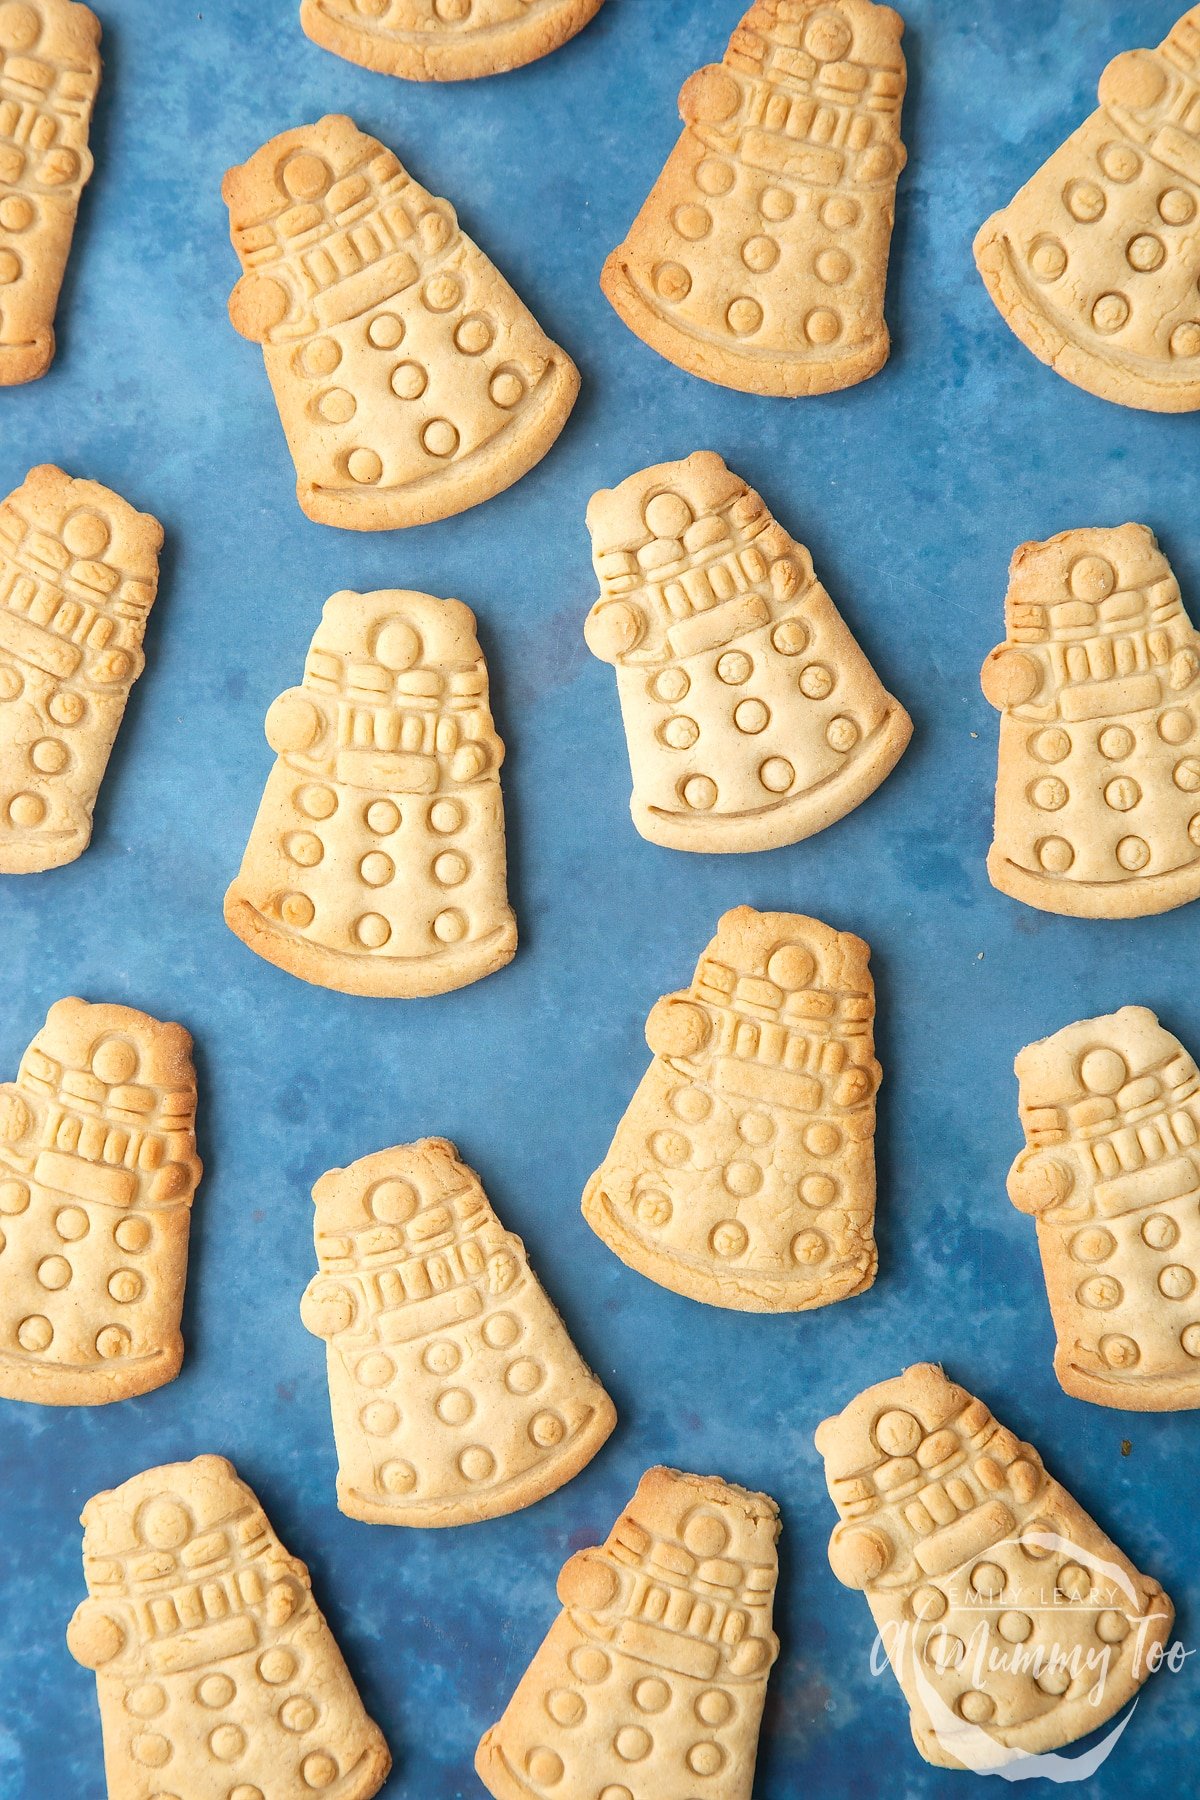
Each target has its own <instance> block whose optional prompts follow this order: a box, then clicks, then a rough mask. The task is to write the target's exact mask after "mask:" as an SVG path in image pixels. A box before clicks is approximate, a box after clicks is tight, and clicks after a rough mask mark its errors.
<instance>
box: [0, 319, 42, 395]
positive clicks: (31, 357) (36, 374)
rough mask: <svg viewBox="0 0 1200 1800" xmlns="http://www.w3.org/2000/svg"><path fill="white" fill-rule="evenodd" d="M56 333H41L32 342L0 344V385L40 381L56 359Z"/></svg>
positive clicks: (6, 385) (19, 385) (15, 385)
mask: <svg viewBox="0 0 1200 1800" xmlns="http://www.w3.org/2000/svg"><path fill="white" fill-rule="evenodd" d="M54 348H55V346H54V333H53V332H52V331H47V332H46V333H45V334H44V335H41V334H39V335H38V336H37V337H35V338H34V340H33V342H32V343H31V344H0V387H23V386H24V385H25V383H26V382H27V381H39V380H40V379H41V377H42V376H43V375H44V374H45V373H46V370H47V369H48V368H49V367H50V364H51V363H52V362H53V361H54Z"/></svg>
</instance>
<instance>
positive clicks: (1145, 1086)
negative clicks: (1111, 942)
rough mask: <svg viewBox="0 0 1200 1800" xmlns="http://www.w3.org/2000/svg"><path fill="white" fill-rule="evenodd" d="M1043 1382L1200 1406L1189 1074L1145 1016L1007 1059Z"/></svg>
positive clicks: (1123, 1398)
mask: <svg viewBox="0 0 1200 1800" xmlns="http://www.w3.org/2000/svg"><path fill="white" fill-rule="evenodd" d="M1016 1069H1017V1078H1018V1080H1019V1082H1020V1084H1021V1086H1020V1109H1021V1123H1022V1125H1023V1126H1024V1128H1025V1143H1026V1148H1025V1149H1024V1150H1022V1152H1021V1153H1020V1155H1019V1156H1018V1157H1017V1159H1016V1161H1015V1162H1014V1163H1013V1166H1012V1169H1011V1170H1010V1172H1009V1177H1008V1192H1009V1197H1010V1199H1011V1200H1012V1203H1013V1205H1014V1206H1016V1207H1019V1208H1020V1210H1021V1211H1022V1212H1026V1213H1032V1214H1033V1216H1034V1217H1035V1218H1036V1220H1037V1236H1038V1248H1039V1249H1040V1251H1041V1253H1042V1270H1043V1273H1044V1275H1045V1278H1046V1290H1047V1293H1048V1294H1049V1297H1050V1310H1051V1312H1052V1313H1053V1315H1054V1328H1055V1330H1056V1332H1057V1333H1058V1348H1057V1350H1056V1352H1055V1356H1054V1372H1055V1374H1056V1375H1057V1376H1058V1379H1059V1381H1060V1382H1061V1383H1062V1385H1063V1387H1064V1388H1065V1389H1066V1391H1067V1393H1068V1394H1074V1395H1075V1396H1076V1397H1077V1398H1078V1399H1080V1400H1092V1401H1094V1402H1095V1403H1096V1405H1097V1406H1122V1407H1127V1408H1129V1409H1130V1410H1131V1411H1136V1412H1170V1411H1174V1410H1176V1409H1178V1408H1183V1407H1192V1406H1200V1291H1198V1290H1197V1285H1196V1275H1197V1271H1198V1270H1200V1214H1198V1212H1197V1206H1196V1198H1197V1195H1198V1194H1200V1072H1198V1071H1197V1069H1196V1065H1195V1063H1194V1062H1193V1061H1192V1058H1191V1057H1190V1056H1189V1055H1188V1053H1187V1051H1186V1050H1185V1049H1184V1047H1183V1045H1182V1044H1181V1043H1180V1042H1179V1039H1178V1038H1175V1037H1172V1036H1171V1033H1170V1032H1169V1031H1164V1030H1163V1027H1162V1026H1161V1025H1160V1024H1159V1022H1158V1020H1157V1019H1156V1018H1155V1016H1154V1014H1153V1013H1152V1012H1150V1011H1149V1010H1148V1009H1147V1008H1146V1007H1144V1006H1123V1007H1122V1008H1121V1010H1120V1012H1115V1013H1107V1014H1105V1015H1104V1016H1103V1017H1101V1018H1098V1019H1084V1020H1082V1021H1081V1022H1080V1023H1079V1024H1077V1025H1067V1026H1065V1027H1064V1028H1063V1030H1062V1031H1056V1032H1055V1034H1054V1036H1053V1037H1049V1038H1044V1039H1043V1040H1042V1041H1041V1042H1040V1043H1037V1044H1029V1045H1027V1046H1026V1048H1025V1049H1024V1050H1022V1051H1021V1053H1020V1055H1019V1056H1018V1057H1017V1062H1016Z"/></svg>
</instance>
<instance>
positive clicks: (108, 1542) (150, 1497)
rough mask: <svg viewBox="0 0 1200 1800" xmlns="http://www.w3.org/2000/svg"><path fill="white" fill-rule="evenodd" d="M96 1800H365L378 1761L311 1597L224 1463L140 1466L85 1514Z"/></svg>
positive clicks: (80, 1648) (378, 1772) (380, 1776)
mask: <svg viewBox="0 0 1200 1800" xmlns="http://www.w3.org/2000/svg"><path fill="white" fill-rule="evenodd" d="M83 1525H84V1537H83V1567H84V1573H85V1575H86V1576H87V1585H88V1595H89V1598H88V1599H86V1600H84V1601H83V1602H82V1603H81V1604H80V1606H79V1607H78V1608H77V1610H76V1613H75V1616H74V1618H73V1619H72V1620H71V1623H70V1626H69V1628H68V1631H67V1647H68V1649H69V1650H70V1652H71V1655H72V1656H73V1657H74V1658H75V1660H76V1662H78V1663H82V1665H83V1667H84V1668H85V1669H94V1670H95V1671H96V1688H97V1692H98V1695H99V1700H100V1722H101V1725H102V1726H103V1729H104V1769H105V1774H106V1776H107V1780H108V1800H151V1797H153V1800H171V1796H174V1795H179V1796H181V1797H182V1800H263V1797H264V1796H266V1797H267V1800H311V1796H312V1795H313V1793H321V1794H326V1795H332V1796H334V1797H335V1800H370V1796H371V1795H372V1794H377V1793H378V1792H379V1789H380V1788H381V1787H382V1786H383V1784H384V1782H385V1781H386V1780H387V1776H388V1771H389V1769H390V1768H391V1766H392V1759H391V1756H390V1754H389V1752H388V1747H387V1745H386V1744H385V1743H384V1741H383V1734H382V1732H381V1731H380V1729H379V1727H378V1725H376V1724H375V1723H374V1721H373V1720H371V1719H369V1718H368V1717H367V1715H366V1712H365V1711H364V1709H363V1703H362V1701H361V1700H360V1699H359V1697H358V1691H357V1689H356V1688H355V1685H354V1682H353V1680H352V1678H351V1675H350V1672H349V1670H348V1669H347V1667H346V1665H345V1663H344V1662H343V1661H342V1654H341V1651H340V1650H339V1649H338V1647H337V1644H336V1643H335V1642H334V1639H333V1633H332V1632H331V1631H330V1629H329V1626H328V1625H327V1624H326V1622H325V1619H324V1617H323V1616H322V1613H321V1610H320V1608H319V1607H318V1606H317V1603H316V1601H315V1600H314V1599H313V1596H312V1590H311V1583H310V1580H309V1574H308V1570H307V1569H306V1568H305V1566H304V1564H303V1563H302V1562H301V1561H300V1560H299V1558H298V1557H295V1556H291V1555H289V1553H288V1552H287V1551H286V1550H285V1549H284V1547H283V1545H282V1544H281V1543H280V1541H279V1539H278V1538H277V1537H276V1535H275V1533H274V1531H273V1530H272V1529H271V1526H270V1523H269V1522H268V1520H267V1516H266V1514H265V1513H264V1512H263V1509H262V1507H261V1506H260V1504H259V1502H258V1500H257V1499H256V1498H255V1496H254V1495H253V1494H252V1493H251V1491H250V1489H249V1488H248V1487H247V1486H246V1484H245V1482H243V1481H239V1480H238V1477H237V1474H236V1472H235V1470H234V1468H233V1465H232V1463H228V1462H226V1460H225V1458H224V1457H223V1456H198V1457H197V1458H196V1459H195V1461H194V1462H187V1463H168V1464H166V1465H165V1466H164V1467H163V1468H159V1469H147V1470H146V1471H145V1472H144V1473H143V1474H141V1475H135V1476H134V1477H133V1478H132V1480H130V1481H126V1482H125V1483H123V1485H122V1486H121V1487H119V1488H114V1489H113V1490H112V1492H111V1493H106V1494H97V1495H96V1497H95V1499H93V1500H89V1501H88V1503H87V1505H86V1506H85V1507H84V1509H83Z"/></svg>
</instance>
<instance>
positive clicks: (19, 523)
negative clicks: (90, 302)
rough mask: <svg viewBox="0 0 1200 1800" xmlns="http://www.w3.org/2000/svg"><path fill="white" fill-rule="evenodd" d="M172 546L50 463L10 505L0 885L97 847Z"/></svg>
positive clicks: (0, 632) (111, 499)
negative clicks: (120, 736) (95, 830)
mask: <svg viewBox="0 0 1200 1800" xmlns="http://www.w3.org/2000/svg"><path fill="white" fill-rule="evenodd" d="M3 26H4V13H3V8H2V7H0V31H3ZM0 155H2V146H0ZM4 204H5V203H4V201H3V200H0V218H2V217H3V209H4ZM2 254H3V253H2V252H0V256H2ZM2 313H3V305H2V303H0V314H2ZM162 541H163V530H162V526H161V525H160V524H159V522H158V520H157V519H154V518H152V517H151V516H150V514H149V513H140V512H135V511H134V509H133V507H132V506H130V505H129V503H128V501H126V500H122V499H121V496H120V495H119V494H114V493H113V492H112V490H111V489H110V488H106V487H101V486H100V484H99V482H97V481H72V480H71V478H70V476H69V475H64V474H63V472H62V470H61V469H56V468H55V467H54V466H53V464H50V463H46V464H43V465H42V466H41V467H40V468H37V469H32V470H30V472H29V474H28V475H27V476H26V477H25V480H24V481H23V482H22V483H21V486H20V487H19V488H17V490H16V492H15V493H12V494H10V495H9V496H8V499H7V500H6V501H4V503H3V505H0V874H4V875H28V874H31V873H33V872H35V871H37V870H41V869H57V868H61V867H62V865H63V864H64V863H69V862H74V860H75V858H76V857H77V856H80V855H82V853H83V851H84V850H86V849H87V846H88V843H89V842H90V840H91V835H92V811H93V808H94V807H95V804H96V796H97V794H98V793H99V791H100V783H101V781H102V780H103V779H104V771H105V769H106V768H107V767H108V759H109V756H110V754H111V752H112V747H113V742H114V740H115V738H116V735H117V730H118V728H119V726H120V723H121V719H122V717H123V715H124V712H125V704H126V701H127V700H128V699H129V690H130V689H131V687H132V686H133V684H134V682H135V681H136V680H137V678H138V676H139V675H140V674H141V672H142V670H143V668H144V667H145V662H146V659H145V657H144V656H143V654H142V639H143V637H144V635H145V631H146V618H147V615H148V614H149V611H150V608H151V607H152V606H153V605H154V597H155V594H156V593H157V592H158V553H159V550H160V549H161V547H162Z"/></svg>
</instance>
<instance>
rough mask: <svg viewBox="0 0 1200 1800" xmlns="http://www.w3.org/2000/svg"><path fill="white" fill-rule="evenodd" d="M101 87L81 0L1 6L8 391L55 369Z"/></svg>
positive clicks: (95, 35) (1, 364)
mask: <svg viewBox="0 0 1200 1800" xmlns="http://www.w3.org/2000/svg"><path fill="white" fill-rule="evenodd" d="M99 87H100V21H99V19H98V18H97V17H96V15H95V13H93V12H90V11H89V10H88V8H87V7H86V6H77V5H75V4H73V0H5V4H3V5H0V93H2V97H3V113H0V283H3V287H2V289H0V292H2V293H3V304H2V305H0V387H16V386H17V385H18V384H19V383H21V382H24V381H36V380H37V378H38V377H39V375H44V374H45V373H46V370H47V369H48V368H49V367H50V364H51V363H52V362H53V360H54V315H55V313H56V311H57V310H58V294H59V289H60V288H61V287H62V280H63V275H64V273H65V271H66V266H67V257H68V256H69V254H70V250H71V239H72V238H73V237H74V235H75V215H76V213H77V212H78V210H79V197H80V195H81V194H82V192H83V189H84V188H85V186H86V185H87V183H88V181H90V179H91V175H92V166H93V164H92V153H91V151H90V150H89V149H88V130H89V127H90V125H91V120H92V107H93V106H94V105H95V102H96V94H97V91H98V90H99Z"/></svg>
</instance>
